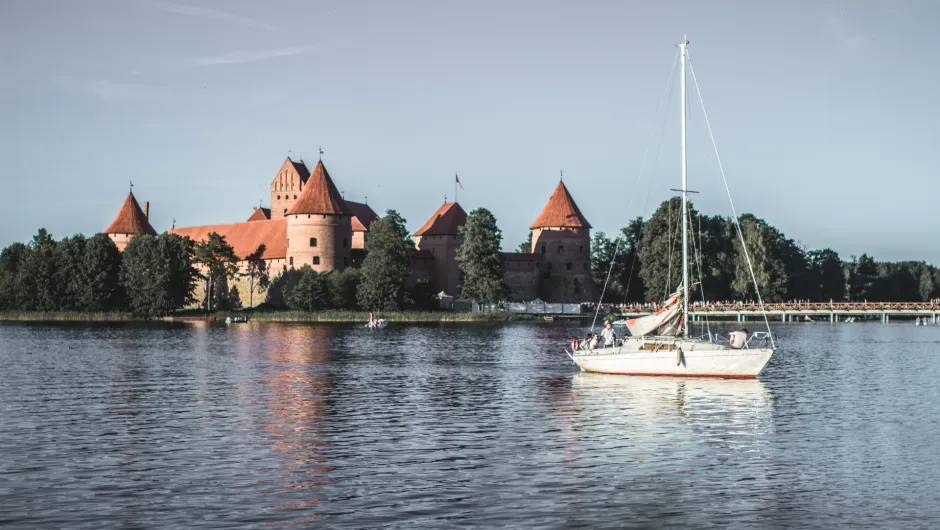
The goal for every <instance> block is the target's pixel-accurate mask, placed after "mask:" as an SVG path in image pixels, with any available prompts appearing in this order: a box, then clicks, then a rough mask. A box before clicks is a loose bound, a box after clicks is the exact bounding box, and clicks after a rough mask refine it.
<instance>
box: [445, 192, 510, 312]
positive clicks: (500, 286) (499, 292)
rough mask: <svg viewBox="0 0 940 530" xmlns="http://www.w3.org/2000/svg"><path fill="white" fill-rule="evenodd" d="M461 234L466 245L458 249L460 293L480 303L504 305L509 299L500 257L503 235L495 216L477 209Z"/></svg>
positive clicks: (482, 209) (470, 216) (460, 231)
mask: <svg viewBox="0 0 940 530" xmlns="http://www.w3.org/2000/svg"><path fill="white" fill-rule="evenodd" d="M458 231H459V233H460V235H461V236H463V242H462V243H461V244H460V248H458V249H457V263H458V264H460V271H461V272H462V273H463V285H462V286H461V294H462V295H463V296H464V297H465V298H468V299H470V300H473V301H475V302H477V303H480V304H492V303H498V302H502V301H503V300H505V299H506V298H507V297H508V296H509V287H507V286H506V282H505V280H504V273H505V270H506V266H505V264H504V263H503V257H502V255H501V254H500V248H501V246H502V241H503V235H502V231H500V229H499V227H498V226H496V217H494V216H493V214H492V213H490V211H489V210H487V209H486V208H477V209H476V210H473V211H472V212H470V215H468V216H467V222H466V223H465V224H464V225H463V226H462V227H460V228H458Z"/></svg>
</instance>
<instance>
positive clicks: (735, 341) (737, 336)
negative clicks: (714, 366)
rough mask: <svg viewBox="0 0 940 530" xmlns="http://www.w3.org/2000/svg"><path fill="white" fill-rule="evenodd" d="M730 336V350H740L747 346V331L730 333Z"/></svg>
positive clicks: (742, 329)
mask: <svg viewBox="0 0 940 530" xmlns="http://www.w3.org/2000/svg"><path fill="white" fill-rule="evenodd" d="M730 335H731V348H732V349H734V350H740V349H741V348H744V347H746V346H747V330H746V329H744V328H741V331H732V332H731V333H730Z"/></svg>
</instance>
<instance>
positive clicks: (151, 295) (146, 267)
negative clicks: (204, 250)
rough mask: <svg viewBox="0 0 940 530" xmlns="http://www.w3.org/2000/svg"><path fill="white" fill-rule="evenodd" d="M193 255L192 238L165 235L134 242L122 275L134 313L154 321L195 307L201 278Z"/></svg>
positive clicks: (122, 266)
mask: <svg viewBox="0 0 940 530" xmlns="http://www.w3.org/2000/svg"><path fill="white" fill-rule="evenodd" d="M193 254H194V248H193V242H192V241H191V240H190V239H189V238H188V237H187V238H182V237H180V236H178V235H175V234H166V233H164V234H160V235H159V236H151V235H138V236H135V237H134V238H133V239H131V241H130V243H128V245H127V247H126V248H125V249H124V256H123V261H122V263H121V274H120V276H121V283H122V284H123V285H124V288H125V290H126V291H127V296H128V298H129V302H130V309H131V311H133V312H134V314H136V315H138V316H143V317H148V318H151V317H156V316H160V315H165V314H167V313H169V312H171V311H175V310H177V309H180V308H182V307H184V306H186V305H189V304H192V303H193V302H194V298H193V289H194V288H195V285H196V281H197V279H198V278H199V273H198V272H197V271H196V269H195V268H194V267H193V262H192V259H193Z"/></svg>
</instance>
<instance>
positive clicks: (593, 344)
mask: <svg viewBox="0 0 940 530" xmlns="http://www.w3.org/2000/svg"><path fill="white" fill-rule="evenodd" d="M600 340H601V336H600V335H598V334H597V333H595V334H594V336H593V337H591V349H592V350H596V349H597V343H598V342H600Z"/></svg>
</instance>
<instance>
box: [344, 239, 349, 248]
mask: <svg viewBox="0 0 940 530" xmlns="http://www.w3.org/2000/svg"><path fill="white" fill-rule="evenodd" d="M348 244H349V242H348V241H346V238H345V237H344V238H343V248H346V245H348Z"/></svg>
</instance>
